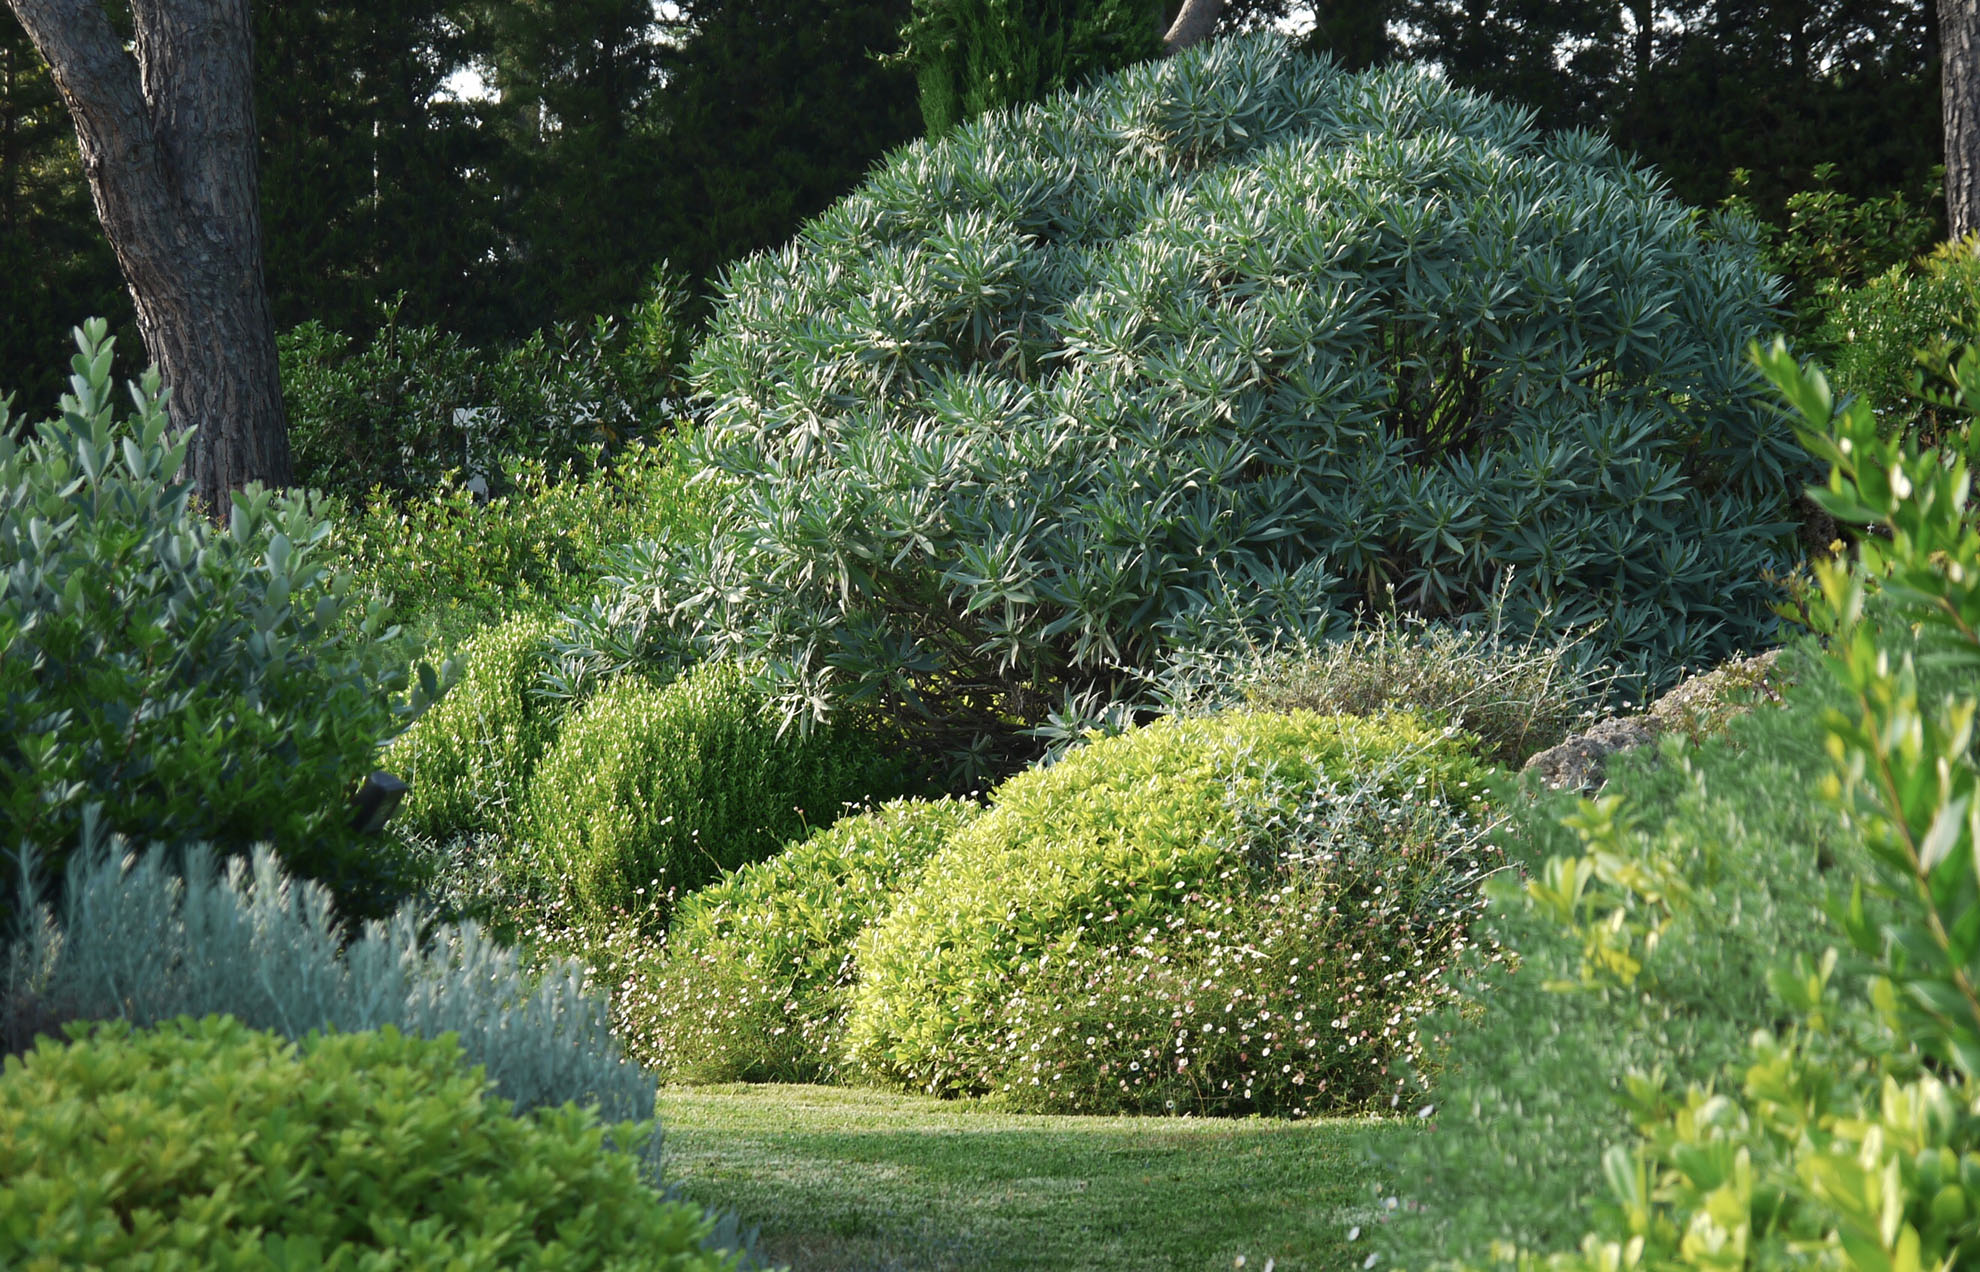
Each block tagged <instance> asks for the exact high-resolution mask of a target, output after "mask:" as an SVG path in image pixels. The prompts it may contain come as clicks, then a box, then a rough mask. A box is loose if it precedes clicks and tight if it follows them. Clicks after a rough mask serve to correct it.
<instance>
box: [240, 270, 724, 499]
mask: <svg viewBox="0 0 1980 1272" xmlns="http://www.w3.org/2000/svg"><path fill="white" fill-rule="evenodd" d="M403 303H404V298H403V297H400V298H399V299H398V300H396V301H395V302H394V303H393V304H392V305H390V306H388V307H387V308H386V309H385V311H384V312H383V314H382V315H381V318H382V319H383V321H382V322H381V323H380V325H379V327H378V329H377V331H376V332H375V333H373V334H372V335H371V336H370V337H369V339H367V340H365V341H364V342H363V343H362V345H361V346H359V347H354V342H353V341H352V339H351V337H350V336H348V335H346V334H345V333H343V332H340V331H337V330H333V329H331V328H329V327H326V326H324V325H323V324H322V323H321V322H318V321H316V320H314V319H312V320H310V321H308V322H305V323H303V324H302V325H300V326H298V327H296V328H294V329H293V330H290V331H288V332H285V333H283V335H282V336H281V338H280V340H279V341H278V346H279V350H280V354H281V363H282V392H283V399H284V404H285V405H286V406H287V408H288V413H289V438H290V445H291V448H292V449H293V450H294V452H295V464H296V475H297V480H298V481H299V482H300V483H301V484H303V485H306V486H311V487H313V488H316V489H319V490H323V491H326V492H329V493H333V494H338V495H342V496H344V497H345V498H347V499H351V500H353V501H362V500H363V499H364V497H365V496H366V495H367V494H369V493H371V492H372V491H374V490H376V489H383V490H384V491H386V492H389V494H390V495H391V496H392V497H393V499H394V500H395V501H400V502H403V501H405V500H408V499H411V498H415V497H417V496H420V495H424V494H427V493H429V492H431V491H433V490H435V489H436V488H438V487H440V486H441V485H442V482H443V480H444V479H445V478H446V477H447V475H448V474H450V473H455V472H459V473H462V474H464V475H465V476H476V475H478V476H481V477H482V478H483V479H484V480H485V482H486V483H487V487H488V490H489V491H490V492H491V493H504V492H506V491H509V490H512V489H515V488H517V487H518V485H519V484H520V483H519V481H518V479H517V477H516V476H515V475H512V474H511V471H510V470H511V468H512V467H513V466H514V465H515V463H516V461H517V460H519V459H524V458H528V459H533V460H535V461H537V462H538V463H540V464H541V465H542V473H543V474H547V475H548V477H549V478H551V479H561V478H565V477H568V476H573V475H575V476H584V475H587V474H589V473H590V472H591V470H592V469H593V468H594V467H597V466H599V465H600V464H601V463H602V462H603V461H604V459H605V458H606V457H607V456H608V455H609V454H610V453H612V452H613V451H615V450H616V449H618V448H619V447H622V446H623V445H624V444H625V443H627V442H628V441H630V440H632V439H634V438H640V437H646V436H649V435H652V434H655V433H657V432H658V431H659V429H660V428H661V426H662V425H663V424H664V423H665V422H666V421H667V420H668V419H669V418H670V417H671V416H673V415H674V414H676V413H677V412H678V410H679V409H680V407H681V394H682V391H683V387H684V386H683V384H682V381H681V377H682V375H683V373H684V371H685V365H686V360H687V338H686V330H685V327H684V326H683V319H682V314H681V309H682V306H683V304H684V303H685V295H684V293H683V291H682V290H681V284H680V282H679V280H678V279H677V278H676V277H675V276H674V275H672V274H671V273H669V272H667V271H666V270H665V269H664V268H662V269H661V270H660V271H658V272H656V274H655V275H654V280H653V284H652V287H651V289H650V291H649V293H648V295H647V296H646V298H645V299H644V301H643V302H642V303H641V305H640V306H638V307H637V308H635V309H634V310H633V312H632V314H631V316H630V318H629V320H628V321H626V322H624V323H621V322H619V321H617V320H614V319H608V318H599V319H597V320H595V321H594V322H593V323H592V324H591V325H589V326H588V327H586V326H578V325H576V324H570V323H566V324H561V325H559V326H557V327H555V328H553V329H550V330H548V331H539V332H537V333H535V334H534V335H532V336H530V337H529V338H527V339H526V340H524V341H522V342H521V343H520V344H518V345H516V346H514V347H512V348H507V349H504V350H501V351H491V352H484V351H482V350H479V349H475V348H473V347H471V346H469V345H468V344H466V343H465V342H464V341H463V340H462V339H461V338H460V336H459V335H458V334H456V333H454V332H451V331H449V332H442V331H441V330H440V329H439V328H437V327H432V326H425V327H402V326H401V325H400V324H399V321H398V312H399V308H400V307H401V306H402V305H403ZM465 476H464V478H463V480H465ZM539 480H542V474H539Z"/></svg>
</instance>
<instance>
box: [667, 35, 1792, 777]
mask: <svg viewBox="0 0 1980 1272" xmlns="http://www.w3.org/2000/svg"><path fill="white" fill-rule="evenodd" d="M1717 228H1718V233H1717V234H1716V235H1714V236H1712V237H1711V238H1710V239H1709V241H1707V240H1706V239H1704V238H1701V235H1700V231H1699V229H1698V227H1697V225H1696V224H1695V223H1694V217H1693V215H1692V213H1691V212H1690V211H1689V210H1688V209H1686V208H1684V207H1682V206H1680V205H1679V204H1677V203H1676V202H1674V201H1673V200H1672V199H1671V198H1670V197H1669V195H1668V194H1667V193H1666V192H1665V190H1664V187H1663V186H1662V184H1661V183H1660V182H1659V181H1658V179H1657V177H1656V176H1655V175H1654V174H1653V173H1651V172H1648V171H1646V170H1644V169H1641V168H1638V167H1635V166H1634V165H1632V164H1631V163H1630V162H1629V161H1628V160H1627V159H1625V158H1624V157H1623V156H1621V155H1620V154H1618V153H1617V152H1616V151H1614V150H1613V149H1611V148H1610V147H1609V146H1608V145H1607V144H1606V143H1604V142H1603V141H1601V140H1599V139H1597V138H1594V137H1591V136H1589V135H1587V134H1583V133H1570V134H1543V133H1541V132H1540V131H1538V130H1536V129H1535V128H1534V127H1533V126H1532V124H1531V122H1530V117H1529V116H1528V115H1526V114H1523V113H1522V112H1520V111H1518V110H1516V109H1514V108H1512V107H1508V106H1501V105H1498V104H1495V103H1493V102H1491V101H1489V100H1487V99H1485V98H1483V97H1480V96H1477V95H1474V94H1471V93H1468V92H1464V91H1461V90H1459V89H1456V88H1454V87H1452V86H1450V85H1448V84H1446V83H1443V82H1441V81H1440V80H1438V79H1436V78H1435V77H1433V76H1430V75H1427V74H1424V73H1421V72H1419V71H1417V70H1416V69H1414V68H1409V67H1390V68H1385V69H1380V70H1375V71H1370V72H1368V73H1366V74H1358V75H1357V74H1349V73H1346V72H1343V71H1341V70H1340V69H1338V68H1337V67H1335V66H1334V65H1332V64H1330V63H1328V62H1326V61H1324V60H1316V59H1312V58H1308V57H1305V56H1302V55H1300V54H1298V53H1296V52H1294V51H1293V50H1291V49H1290V48H1289V47H1288V46H1287V45H1286V43H1285V42H1284V41H1283V40H1282V39H1280V38H1278V37H1276V36H1272V35H1259V36H1254V37H1247V38H1244V39H1237V40H1227V41H1222V42H1216V43H1210V44H1205V45H1200V46H1197V47H1195V48H1192V49H1189V50H1187V51H1185V52H1184V53H1182V54H1180V55H1178V56H1176V57H1173V58H1169V59H1165V60H1162V61H1159V62H1153V63H1144V64H1141V65H1137V66H1134V67H1131V68H1129V69H1127V70H1125V71H1123V72H1121V73H1119V74H1117V75H1114V76H1113V77H1111V78H1108V79H1105V80H1102V81H1099V82H1097V83H1096V84H1094V85H1093V86H1092V87H1091V88H1088V89H1086V90H1085V91H1082V92H1079V93H1075V94H1067V95H1063V96H1060V97H1056V98H1054V99H1052V100H1050V101H1048V102H1046V103H1044V104H1042V105H1039V106H1035V107H1029V108H1026V109H1024V110H1022V111H1016V112H1011V113H1005V114H998V115H992V116H988V117H985V118H984V119H982V120H979V121H976V122H973V123H970V124H967V125H965V126H963V127H962V128H960V129H958V130H957V131H956V132H954V133H953V134H951V135H950V136H948V137H947V138H945V139H944V140H942V141H940V142H939V143H921V144H917V145H914V146H909V147H906V148H904V149H902V150H900V151H898V152H896V153H895V154H894V155H893V156H892V157H891V158H890V159H889V160H888V161H887V162H886V163H885V164H883V165H882V166H880V167H879V168H877V169H876V170H875V171H874V173H873V174H872V175H871V176H869V177H868V179H867V180H866V182H865V184H863V185H862V186H861V187H860V188H859V189H857V190H856V191H854V192H853V193H852V194H850V195H848V196H847V197H846V198H844V199H843V200H841V201H840V202H839V203H838V204H836V205H834V206H833V207H832V208H830V209H829V210H827V211H826V212H824V213H823V214H821V215H820V216H818V217H817V218H816V219H814V220H813V221H811V222H810V223H809V224H808V225H806V226H805V228H804V229H803V231H802V232H801V233H800V234H799V235H798V237H797V238H796V239H795V240H794V241H793V242H792V243H791V244H790V245H789V246H787V247H785V248H783V249H781V250H779V251H776V252H772V253H768V254H764V255H759V256H756V257H752V258H751V259H749V260H747V261H744V262H742V263H740V264H738V265H737V266H736V267H735V268H734V269H732V270H731V271H730V272H729V275H728V278H727V281H726V283H725V286H724V289H723V292H722V296H721V299H720V301H719V304H718V307H717V311H716V314H715V316H714V319H713V323H712V327H711V330H710V334H709V336H708V337H707V338H706V339H705V340H704V341H703V342H702V344H701V345H700V346H699V349H698V351H697V354H696V361H695V364H694V375H695V377H696V383H697V384H698V386H699V388H700V389H701V391H702V392H703V393H704V394H705V395H706V397H707V400H708V401H709V403H710V405H709V408H708V411H707V417H706V424H705V427H704V429H703V431H702V432H701V433H700V434H699V435H698V437H697V439H696V441H695V442H694V447H695V453H696V455H697V456H698V457H699V459H700V460H701V462H702V464H703V465H704V467H705V468H706V469H708V470H709V471H710V472H711V473H712V474H714V475H715V476H716V477H718V478H720V479H723V480H726V481H728V482H730V483H732V488H733V491H734V494H733V495H732V497H730V498H728V499H727V500H726V501H725V502H724V503H723V504H722V506H721V507H720V508H718V509H717V512H716V517H715V532H714V534H713V535H712V536H709V537H707V538H706V539H704V540H701V541H696V542H678V543H676V544H674V545H672V547H671V548H670V550H668V551H665V552H655V553H654V554H653V556H652V576H651V577H650V578H649V579H647V580H645V581H644V583H643V584H642V587H641V589H640V592H641V595H652V596H654V597H656V598H658V602H659V605H660V607H661V608H662V610H663V611H664V612H665V613H666V614H667V615H669V616H670V618H671V619H672V621H673V622H674V624H675V630H674V633H673V639H674V640H675V641H676V642H677V643H680V644H689V645H692V644H703V645H708V646H712V647H713V648H714V649H716V650H719V651H722V652H725V653H727V654H729V655H730V656H733V657H737V658H740V659H743V660H747V661H753V662H761V663H762V664H764V665H765V666H766V667H767V668H768V669H769V670H770V673H771V674H772V675H774V676H775V677H776V678H777V680H778V682H779V684H780V686H781V688H780V691H779V696H780V701H781V703H782V706H783V708H784V709H785V710H786V711H787V712H788V713H791V714H794V715H804V714H813V715H816V714H817V713H819V712H820V711H821V710H824V709H827V708H829V707H830V706H831V705H832V704H833V703H838V702H847V701H850V702H856V703H875V704H880V705H882V706H884V708H885V709H886V711H887V712H888V714H889V715H890V717H892V718H894V719H897V720H899V721H901V722H902V725H903V727H906V728H909V729H911V730H912V731H913V732H914V734H915V736H916V737H917V738H919V739H920V740H921V741H922V744H923V745H924V746H926V747H928V748H930V749H934V750H939V751H942V752H944V753H948V754H951V755H953V756H955V757H957V759H958V760H959V761H966V762H968V763H970V764H971V765H973V767H975V768H976V769H979V770H981V769H984V768H991V769H997V768H1001V767H1005V766H1008V765H1011V764H1015V763H1017V762H1020V761H1022V760H1024V759H1026V758H1028V757H1029V755H1031V754H1032V753H1033V749H1032V748H1033V747H1034V746H1035V739H1034V738H1032V737H1030V736H1028V735H1026V734H1025V733H1024V730H1025V729H1027V728H1028V727H1031V726H1035V725H1037V724H1038V723H1039V722H1040V721H1041V720H1043V719H1044V718H1045V716H1046V715H1047V714H1048V713H1050V712H1051V711H1053V710H1055V709H1061V708H1062V707H1063V706H1064V705H1065V702H1066V700H1067V699H1068V698H1069V697H1070V698H1072V699H1073V700H1075V701H1076V702H1092V701H1096V700H1097V701H1101V702H1114V701H1120V700H1123V699H1129V698H1132V697H1134V696H1135V695H1136V694H1137V693H1138V692H1139V688H1140V686H1141V681H1140V679H1139V673H1141V672H1144V671H1146V670H1148V669H1153V668H1159V667H1160V666H1162V665H1163V664H1164V663H1165V662H1166V661H1167V657H1168V655H1169V654H1170V653H1172V652H1174V651H1176V650H1179V649H1191V648H1197V647H1201V646H1204V645H1219V644H1226V643H1229V642H1231V641H1233V640H1236V639H1238V638H1240V637H1244V636H1251V637H1270V636H1271V635H1273V634H1275V633H1276V634H1285V633H1296V632H1303V633H1305V634H1308V635H1311V634H1315V633H1317V632H1318V631H1319V630H1320V629H1322V628H1323V627H1324V626H1326V625H1328V624H1330V623H1331V624H1336V625H1337V624H1338V623H1340V622H1341V621H1342V620H1343V618H1344V617H1345V616H1346V615H1347V614H1349V613H1351V612H1353V611H1356V610H1359V609H1366V608H1371V607H1372V608H1379V607H1380V606H1382V605H1385V604H1386V603H1387V602H1386V597H1387V596H1388V594H1389V589H1391V588H1393V589H1394V595H1395V598H1396V604H1397V605H1398V606H1400V607H1402V608H1403V609H1405V610H1407V611H1409V612H1412V613H1416V614H1421V615H1424V616H1426V617H1463V616H1476V615H1481V614H1484V613H1485V612H1486V611H1487V609H1488V606H1489V603H1490V601H1491V598H1492V596H1493V594H1494V593H1495V591H1497V590H1498V589H1499V586H1500V583H1501V580H1502V576H1503V574H1504V572H1505V571H1506V569H1507V568H1508V567H1511V568H1512V569H1513V580H1512V583H1511V585H1510V587H1509V588H1507V589H1506V594H1505V596H1504V604H1503V612H1504V615H1505V618H1506V622H1507V625H1508V628H1509V629H1510V630H1515V631H1525V630H1529V629H1530V628H1532V627H1533V626H1534V625H1535V624H1539V623H1542V621H1543V620H1544V624H1545V626H1546V627H1547V629H1548V630H1551V631H1573V630H1582V629H1586V628H1589V627H1591V626H1592V625H1594V624H1597V623H1600V624H1601V626H1600V627H1599V629H1597V630H1595V631H1594V632H1593V634H1592V635H1591V637H1590V639H1591V641H1593V642H1594V645H1593V648H1594V650H1595V652H1597V653H1599V654H1601V655H1602V656H1603V657H1604V658H1610V657H1613V658H1616V659H1620V660H1622V661H1623V662H1625V663H1626V664H1627V666H1628V667H1629V668H1630V669H1631V670H1632V671H1634V672H1637V673H1641V674H1642V675H1643V676H1646V677H1647V678H1648V679H1649V681H1651V682H1653V686H1661V685H1663V684H1665V683H1668V682H1670V681H1671V680H1672V679H1674V678H1675V677H1676V675H1677V673H1678V671H1679V669H1680V668H1682V667H1686V666H1692V667H1696V666H1702V665H1709V664H1713V663H1716V662H1717V661H1719V660H1720V659H1721V658H1722V657H1723V656H1724V655H1726V654H1727V653H1729V652H1731V651H1733V650H1735V649H1738V648H1742V647H1748V648H1750V647H1755V646H1758V645H1760V644H1761V643H1763V637H1764V636H1765V635H1766V633H1767V632H1768V631H1769V630H1770V627H1771V625H1772V623H1773V622H1774V619H1773V616H1772V614H1771V612H1770V610H1769V604H1770V601H1771V598H1772V593H1771V590H1770V585H1769V584H1768V583H1767V582H1766V581H1765V579H1764V577H1763V575H1764V574H1765V572H1766V571H1767V570H1768V569H1769V568H1776V569H1784V568H1785V566H1786V565H1787V564H1788V560H1787V557H1788V554H1790V553H1791V552H1792V549H1793V541H1792V540H1793V536H1792V533H1791V531H1792V527H1791V526H1790V525H1789V524H1788V523H1789V522H1790V521H1791V520H1792V516H1791V503H1792V495H1793V491H1794V489H1795V488H1797V487H1798V486H1799V484H1800V483H1801V481H1802V480H1803V473H1804V470H1805V469H1806V468H1807V460H1806V456H1805V455H1803V454H1802V453H1801V452H1800V451H1799V450H1798V449H1797V448H1796V447H1795V446H1794V443H1793V438H1792V436H1791V434H1790V433H1789V432H1788V430H1787V429H1786V427H1785V426H1784V425H1783V424H1781V423H1780V422H1779V421H1778V419H1776V418H1775V417H1774V416H1773V415H1771V414H1770V412H1769V411H1768V409H1767V408H1766V407H1765V406H1764V404H1763V403H1762V402H1761V401H1760V400H1759V397H1758V395H1757V394H1756V392H1755V386H1756V385H1757V383H1758V382H1757V379H1756V377H1755V376H1754V374H1753V371H1752V368H1751V367H1749V366H1747V365H1746V364H1744V363H1743V362H1741V361H1740V360H1739V357H1738V353H1739V350H1740V348H1741V347H1742V346H1743V345H1744V343H1745V342H1746V340H1747V339H1749V338H1750V337H1751V336H1752V335H1753V334H1754V333H1755V332H1758V331H1761V330H1763V329H1766V328H1768V327H1769V326H1770V325H1771V324H1772V323H1773V322H1774V311H1773V309H1772V308H1771V305H1772V303H1773V301H1774V298H1775V296H1776V287H1775V284H1774V283H1773V282H1772V281H1771V280H1770V278H1769V277H1768V276H1767V274H1766V273H1765V271H1764V270H1762V269H1761V268H1760V267H1759V266H1758V265H1757V263H1756V258H1755V254H1754V251H1753V247H1752V243H1751V241H1750V239H1751V235H1750V232H1749V230H1750V227H1747V226H1745V225H1744V224H1743V223H1741V222H1738V221H1737V220H1727V219H1723V218H1722V219H1721V220H1720V221H1719V222H1718V223H1717Z"/></svg>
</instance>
